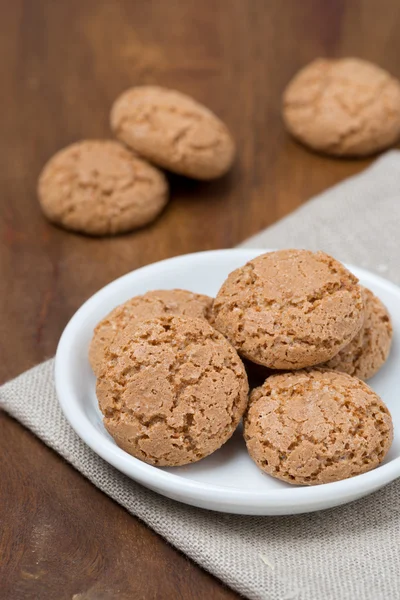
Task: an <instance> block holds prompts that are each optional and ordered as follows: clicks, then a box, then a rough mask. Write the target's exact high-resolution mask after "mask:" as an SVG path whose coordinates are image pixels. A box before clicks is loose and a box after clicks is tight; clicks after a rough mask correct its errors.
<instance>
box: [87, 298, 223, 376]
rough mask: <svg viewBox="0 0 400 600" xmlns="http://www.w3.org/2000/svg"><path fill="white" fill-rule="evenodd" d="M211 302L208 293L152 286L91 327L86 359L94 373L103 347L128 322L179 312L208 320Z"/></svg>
mask: <svg viewBox="0 0 400 600" xmlns="http://www.w3.org/2000/svg"><path fill="white" fill-rule="evenodd" d="M212 302H213V299H212V298H210V297H209V296H204V295H203V294H195V293H193V292H189V291H187V290H153V291H151V292H146V294H143V295H141V296H135V297H134V298H131V299H130V300H128V301H127V302H124V303H123V304H121V305H119V306H117V307H116V308H114V310H112V311H111V312H110V313H109V314H108V315H107V316H106V317H104V319H102V320H101V321H100V323H98V325H97V326H96V328H95V330H94V334H93V338H92V341H91V344H90V348H89V361H90V364H91V366H92V369H93V371H94V373H95V374H96V375H97V374H98V373H99V370H100V365H101V363H102V361H103V359H104V355H105V351H106V349H108V347H109V345H110V343H111V342H112V340H113V338H114V336H115V335H116V333H117V332H119V331H122V330H123V329H125V327H126V326H127V325H128V324H129V325H130V326H131V329H132V327H133V326H134V324H135V323H138V322H140V321H143V320H146V319H151V318H152V317H160V316H162V315H182V316H187V317H193V318H197V319H206V320H207V321H210V319H211V309H212Z"/></svg>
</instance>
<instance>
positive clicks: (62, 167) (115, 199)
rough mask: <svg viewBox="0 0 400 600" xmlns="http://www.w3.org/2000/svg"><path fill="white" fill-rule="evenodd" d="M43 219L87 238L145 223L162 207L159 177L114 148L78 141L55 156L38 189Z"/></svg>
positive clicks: (164, 191) (164, 193) (163, 187)
mask: <svg viewBox="0 0 400 600" xmlns="http://www.w3.org/2000/svg"><path fill="white" fill-rule="evenodd" d="M38 196H39V201H40V205H41V207H42V210H43V212H44V214H45V215H46V217H47V218H48V219H49V220H50V221H52V222H53V223H57V224H58V225H61V226H62V227H65V228H66V229H71V230H73V231H79V232H81V233H86V234H90V235H110V234H116V233H122V232H126V231H131V230H132V229H136V228H138V227H142V226H143V225H146V224H147V223H151V221H153V220H154V219H155V218H156V217H157V215H158V214H159V213H160V212H161V211H162V209H163V208H164V206H165V205H166V203H167V201H168V184H167V180H166V179H165V177H164V175H163V173H161V171H159V170H158V169H156V168H155V167H153V166H151V165H149V164H148V163H146V162H145V161H143V160H141V159H139V158H137V157H135V156H134V155H133V154H132V153H131V152H129V150H127V149H126V148H125V147H124V146H122V145H121V144H119V143H118V142H114V141H109V140H84V141H82V142H77V143H76V144H72V145H71V146H68V147H67V148H64V149H63V150H60V152H57V154H55V155H54V156H53V157H52V158H51V159H50V160H49V162H48V163H47V164H46V165H45V167H44V169H43V171H42V173H41V175H40V178H39V183H38Z"/></svg>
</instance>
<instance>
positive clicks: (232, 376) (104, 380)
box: [96, 316, 248, 466]
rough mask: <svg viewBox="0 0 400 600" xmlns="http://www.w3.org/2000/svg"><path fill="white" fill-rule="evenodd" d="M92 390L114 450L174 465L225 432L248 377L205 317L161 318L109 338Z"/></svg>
mask: <svg viewBox="0 0 400 600" xmlns="http://www.w3.org/2000/svg"><path fill="white" fill-rule="evenodd" d="M96 391H97V397H98V400H99V406H100V409H101V411H102V413H103V416H104V425H105V427H106V428H107V430H108V432H109V433H110V434H111V435H112V437H113V438H114V440H115V441H116V443H117V444H118V445H119V446H120V447H121V448H123V449H124V450H125V451H126V452H128V453H129V454H131V455H133V456H135V457H136V458H139V459H140V460H143V461H144V462H147V463H150V464H152V465H157V466H178V465H184V464H188V463H192V462H195V461H198V460H200V459H201V458H204V457H205V456H208V455H209V454H211V453H212V452H214V451H215V450H217V449H218V448H219V447H220V446H222V444H224V443H225V442H226V441H227V440H228V439H229V438H230V437H231V435H232V434H233V432H234V431H235V429H236V427H237V425H238V423H239V421H240V419H241V417H242V415H243V413H244V410H245V408H246V405H247V394H248V383H247V378H246V374H245V370H244V367H243V364H242V362H241V360H240V358H239V356H238V355H237V353H236V351H235V350H234V349H233V348H232V346H231V345H230V344H229V343H228V342H227V340H225V338H224V337H223V336H222V335H221V334H220V333H218V332H217V331H215V330H214V329H213V328H212V327H211V325H209V324H208V323H207V322H206V321H205V320H200V319H192V318H189V317H178V316H164V317H160V318H158V319H157V318H156V319H150V320H148V321H143V322H142V323H140V325H139V326H138V327H133V328H130V326H129V325H128V326H127V327H126V328H125V329H124V330H123V331H122V332H120V333H119V334H118V335H117V336H116V338H115V339H114V341H113V343H112V344H111V346H110V348H109V349H108V350H107V352H106V357H105V360H104V362H103V365H102V370H101V373H100V376H99V378H98V380H97V388H96Z"/></svg>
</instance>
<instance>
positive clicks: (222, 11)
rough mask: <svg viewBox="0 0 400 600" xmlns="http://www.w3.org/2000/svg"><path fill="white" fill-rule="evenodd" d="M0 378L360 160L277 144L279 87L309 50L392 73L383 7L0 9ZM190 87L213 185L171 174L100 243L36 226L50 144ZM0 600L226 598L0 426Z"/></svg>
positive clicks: (87, 4) (391, 1) (393, 9)
mask: <svg viewBox="0 0 400 600" xmlns="http://www.w3.org/2000/svg"><path fill="white" fill-rule="evenodd" d="M0 7H1V14H0V16H1V19H0V23H1V24H0V28H1V35H0V48H1V56H2V59H3V60H2V77H1V80H2V93H1V95H0V103H1V108H0V115H1V121H2V123H1V125H2V126H1V135H2V150H1V161H0V174H1V175H0V177H1V196H0V286H1V293H0V352H1V360H0V380H1V381H5V380H6V379H8V378H11V377H14V376H15V375H17V374H19V373H20V372H22V371H23V370H25V369H27V368H29V367H31V366H33V365H35V364H36V363H38V362H40V361H42V360H43V359H45V358H47V357H50V356H52V355H53V354H54V352H55V349H56V345H57V341H58V338H59V336H60V334H61V331H62V330H63V328H64V326H65V324H66V323H67V321H68V319H69V318H70V317H71V316H72V314H73V313H74V312H75V310H76V309H77V308H78V307H79V306H80V305H81V303H82V302H83V301H84V300H86V299H87V298H88V297H89V296H90V295H91V294H93V292H95V291H96V290H98V289H99V288H100V287H102V286H103V285H105V284H106V283H108V282H109V281H111V280H112V279H114V278H115V277H118V276H119V275H122V274H123V273H126V272H127V271H130V270H132V269H135V268H137V267H140V266H142V265H145V264H147V263H150V262H153V261H157V260H159V259H162V258H166V257H170V256H174V255H178V254H182V253H186V252H194V251H196V250H207V249H213V248H221V247H230V246H234V245H235V244H237V243H238V242H240V241H241V240H243V239H244V238H246V237H248V236H250V235H251V234H253V233H255V232H256V231H258V230H259V229H261V228H263V227H266V226H267V225H269V224H270V223H272V222H274V221H276V220H277V219H279V218H280V217H282V216H284V215H285V214H287V213H288V212H290V211H292V210H294V209H295V208H296V207H297V206H299V205H300V204H301V203H302V202H304V201H305V200H306V199H307V198H309V197H310V196H312V195H313V194H316V193H318V192H320V191H321V190H323V189H324V188H326V187H328V186H331V185H333V184H334V183H336V182H338V181H340V180H342V179H344V178H345V177H347V176H349V175H351V174H353V173H356V172H358V171H360V170H361V169H363V168H364V167H365V165H366V164H368V161H341V160H331V159H329V158H324V157H320V156H317V155H316V154H312V153H310V152H308V151H307V150H305V149H304V148H302V147H301V146H299V145H297V144H296V143H294V142H293V141H292V140H291V139H289V137H288V136H287V135H286V133H285V131H284V129H283V127H282V123H281V120H280V99H281V93H282V90H283V88H284V86H285V84H286V83H287V82H288V80H289V79H290V77H291V76H292V75H293V74H294V73H295V72H296V71H297V69H298V68H299V67H301V66H302V65H304V64H305V63H307V62H308V61H310V60H311V59H313V58H314V57H316V56H319V55H327V56H347V55H356V56H360V57H363V58H366V59H370V60H372V61H376V62H377V63H379V64H381V65H382V66H383V67H386V68H388V69H389V70H390V71H391V72H392V73H393V74H395V75H396V76H398V77H400V62H399V55H400V36H399V34H398V32H399V28H400V4H399V3H398V2H395V0H387V1H386V0H385V1H384V0H380V2H376V1H375V0H371V1H368V0H364V1H360V0H359V1H354V2H351V3H350V2H348V3H346V2H344V1H342V0H337V1H334V0H314V1H311V0H303V1H302V2H299V1H298V0H280V1H277V0H276V1H275V0H220V1H218V2H216V1H215V0H201V1H199V0H154V1H150V0H141V1H140V0H136V1H132V0H125V1H124V2H122V1H120V2H117V1H113V2H111V1H109V2H100V1H95V0H94V1H88V0H86V1H83V0H69V1H68V2H67V1H65V2H54V1H51V0H48V1H46V0H35V1H32V0H14V1H13V2H9V1H8V0H0ZM146 83H147V84H148V83H158V84H160V85H165V86H170V87H172V88H177V89H179V90H182V91H184V92H188V93H189V94H192V95H193V96H194V97H196V98H198V99H199V100H200V101H203V102H204V103H205V104H206V105H207V106H209V107H210V108H212V109H214V110H215V111H216V113H217V114H219V115H220V116H221V117H222V118H223V119H224V120H225V121H226V122H227V124H228V125H229V126H230V128H231V130H232V132H233V134H234V137H235V138H236V141H237V144H238V148H239V157H238V161H237V164H236V166H235V168H234V170H233V171H232V173H231V174H230V175H229V176H228V177H226V178H224V179H222V180H220V181H216V182H213V183H197V182H192V181H188V180H183V179H179V178H172V179H171V184H172V200H171V203H170V205H169V207H168V208H167V210H166V211H165V213H164V214H163V215H162V217H161V218H160V219H159V220H158V221H157V222H156V223H155V224H154V225H152V226H151V227H148V228H147V229H143V230H141V231H139V232H136V233H132V234H130V235H125V236H120V237H116V238H112V239H90V238H86V237H83V236H80V235H74V234H71V233H67V232H65V231H62V230H60V229H57V228H55V227H53V226H52V225H50V224H48V223H47V222H46V221H45V220H44V218H43V217H42V215H41V213H40V210H39V207H38V203H37V200H36V195H35V185H36V180H37V176H38V173H39V171H40V169H41V167H42V166H43V164H44V162H45V161H46V160H47V159H48V158H49V157H50V156H51V155H52V154H53V153H54V152H55V151H56V150H58V149H59V148H61V147H63V146H65V145H67V144H69V143H70V142H73V141H75V140H79V139H82V138H103V137H108V136H110V131H109V126H108V116H109V109H110V105H111V103H112V101H113V99H114V98H115V97H116V96H117V94H119V93H120V92H121V91H122V90H124V89H125V88H127V87H129V86H131V85H135V84H146ZM0 426H1V431H0V457H1V459H0V460H1V484H0V597H1V598H2V600H19V599H40V600H55V599H57V600H64V599H65V600H66V599H71V598H73V599H74V600H78V599H79V600H111V599H115V598H118V599H122V600H125V599H128V598H129V599H134V600H139V599H145V600H148V599H166V600H168V599H174V600H175V599H177V598H182V599H184V600H186V599H192V598H193V599H199V600H200V599H203V598H208V599H209V600H217V599H218V600H220V599H228V598H234V597H237V596H236V594H235V593H233V592H231V591H230V590H228V589H226V588H225V587H223V586H222V585H221V584H220V583H219V582H218V581H216V580H215V579H213V578H212V577H211V576H210V575H208V574H207V573H205V572H204V571H202V570H201V569H200V568H198V567H197V566H196V565H194V564H192V563H191V562H190V561H188V560H187V559H186V558H185V557H184V556H182V555H181V554H180V553H179V552H177V551H175V550H174V549H173V548H171V547H170V546H168V545H167V544H166V543H165V542H164V541H163V540H162V539H161V538H159V537H158V536H157V535H155V534H154V533H153V532H152V531H150V530H149V529H147V527H146V526H145V525H143V524H142V523H141V522H140V521H138V520H137V519H135V518H133V517H132V516H130V515H129V514H127V513H126V512H125V511H124V510H123V509H122V508H120V507H119V506H117V505H116V504H114V503H113V502H112V501H111V500H110V499H109V498H108V497H106V496H105V495H103V494H102V493H101V492H100V491H98V490H97V489H96V488H95V487H94V486H93V485H92V484H90V483H89V482H87V481H86V480H85V479H84V478H83V477H82V476H81V475H80V474H78V473H77V472H76V471H74V469H72V468H71V467H70V466H69V465H68V464H67V463H65V462H64V461H63V460H62V459H61V458H59V457H58V456H57V455H56V454H55V453H53V452H52V451H51V450H49V449H48V448H46V447H45V446H44V445H43V444H42V443H41V442H40V441H38V440H37V439H36V438H35V437H34V436H33V435H32V434H31V433H29V432H28V431H26V430H24V429H23V428H22V427H21V426H20V425H19V424H18V423H16V422H15V421H13V420H12V419H10V418H9V417H7V416H6V415H4V414H2V415H1V416H0Z"/></svg>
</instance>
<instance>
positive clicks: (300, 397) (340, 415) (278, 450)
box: [244, 369, 393, 485]
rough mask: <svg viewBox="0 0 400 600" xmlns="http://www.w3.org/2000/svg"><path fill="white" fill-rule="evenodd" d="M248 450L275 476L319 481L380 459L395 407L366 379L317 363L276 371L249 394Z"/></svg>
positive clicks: (340, 476)
mask: <svg viewBox="0 0 400 600" xmlns="http://www.w3.org/2000/svg"><path fill="white" fill-rule="evenodd" d="M244 437H245V440H246V444H247V449H248V451H249V454H250V456H251V457H252V459H253V460H254V461H255V462H256V464H257V465H258V466H259V467H260V469H262V470H263V471H265V472H266V473H268V474H269V475H272V476H273V477H276V478H278V479H281V480H283V481H286V482H288V483H292V484H301V485H317V484H321V483H329V482H332V481H338V480H341V479H347V478H348V477H353V476H354V475H359V474H360V473H364V472H366V471H369V470H371V469H374V468H375V467H377V466H378V465H379V464H380V463H381V462H382V460H383V459H384V457H385V455H386V453H387V452H388V450H389V448H390V445H391V443H392V439H393V425H392V419H391V416H390V413H389V411H388V409H387V407H386V406H385V404H384V403H383V402H382V400H381V399H380V398H379V396H378V395H377V394H375V392H374V391H373V390H372V389H371V388H369V387H368V386H367V385H366V384H365V383H364V382H362V381H360V380H359V379H356V378H354V377H351V376H350V375H347V374H345V373H337V372H336V371H323V370H318V369H312V370H308V371H298V372H294V373H284V374H280V375H272V376H271V377H269V378H268V379H267V380H266V382H265V383H264V384H263V385H262V386H261V387H259V388H257V389H255V390H253V392H252V393H251V395H250V401H249V408H248V411H247V413H246V415H245V418H244Z"/></svg>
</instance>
